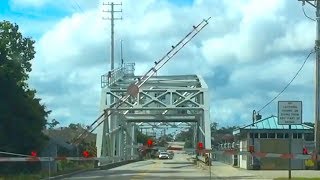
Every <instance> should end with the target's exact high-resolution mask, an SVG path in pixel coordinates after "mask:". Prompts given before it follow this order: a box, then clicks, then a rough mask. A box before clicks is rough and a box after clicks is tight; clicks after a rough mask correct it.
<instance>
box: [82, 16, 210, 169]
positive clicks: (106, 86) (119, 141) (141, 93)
mask: <svg viewBox="0 0 320 180" xmlns="http://www.w3.org/2000/svg"><path fill="white" fill-rule="evenodd" d="M209 19H210V17H209V18H208V19H204V20H203V21H201V22H200V23H199V24H198V25H196V26H192V27H193V28H192V30H191V31H190V32H189V33H188V34H187V35H186V36H185V37H184V38H183V39H182V40H181V41H179V42H178V43H177V44H176V45H174V46H171V47H172V49H171V50H170V51H169V52H167V53H166V54H165V55H164V56H163V57H162V58H161V59H160V60H158V61H155V62H154V63H155V64H154V66H153V67H152V68H151V69H150V70H149V71H148V72H147V73H146V74H144V75H143V76H136V75H135V73H134V71H135V64H134V63H128V64H123V63H122V65H121V67H119V68H117V69H112V70H111V71H109V72H108V73H107V74H105V75H102V76H101V88H102V92H101V102H100V103H101V104H100V109H101V112H102V114H101V115H100V117H99V118H98V119H97V120H95V121H94V122H93V123H92V124H91V125H90V130H91V132H93V131H94V130H96V129H97V140H96V146H97V157H107V158H108V159H110V160H112V159H114V160H117V161H124V160H132V159H135V158H136V157H137V155H138V151H137V149H136V148H137V142H136V139H137V138H136V132H137V130H138V129H139V128H163V127H171V128H183V127H191V128H193V129H194V131H193V132H194V136H193V142H194V147H196V142H202V143H203V144H204V147H205V148H206V149H211V132H210V117H209V114H210V111H209V93H208V86H207V85H206V83H205V82H204V80H203V79H202V78H201V77H200V76H198V75H180V76H155V74H156V73H157V71H158V70H159V69H161V68H162V67H163V66H164V65H165V64H166V63H167V62H168V61H169V60H170V59H172V57H174V56H175V54H177V53H178V52H179V51H180V50H181V49H182V48H183V47H184V46H185V45H186V44H187V43H188V42H190V41H191V40H192V39H193V38H194V37H195V36H196V35H197V34H198V33H199V32H200V31H201V30H202V29H203V28H204V27H205V26H206V25H207V24H208V20H209ZM96 123H98V124H97V125H96V126H95V128H93V129H91V128H92V127H93V126H94V125H95V124H96ZM85 134H86V132H85V133H82V134H81V135H80V136H79V137H78V140H79V139H80V138H83V137H82V136H83V135H85ZM101 164H103V162H101V161H100V165H101Z"/></svg>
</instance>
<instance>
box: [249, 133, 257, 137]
mask: <svg viewBox="0 0 320 180" xmlns="http://www.w3.org/2000/svg"><path fill="white" fill-rule="evenodd" d="M253 136H254V138H259V133H250V138H253Z"/></svg>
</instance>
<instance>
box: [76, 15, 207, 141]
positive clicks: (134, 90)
mask: <svg viewBox="0 0 320 180" xmlns="http://www.w3.org/2000/svg"><path fill="white" fill-rule="evenodd" d="M210 18H211V17H209V18H208V19H203V20H202V21H201V22H200V23H199V24H198V25H196V26H193V28H192V30H191V31H190V32H189V33H188V34H187V35H186V36H185V37H184V38H183V39H182V40H180V41H179V42H178V43H177V44H176V45H175V46H171V47H172V49H171V50H170V51H169V52H167V53H166V54H165V55H164V56H163V57H162V58H161V59H160V60H158V61H155V64H154V66H153V67H152V68H150V69H149V71H147V73H145V74H144V75H143V76H142V77H141V78H138V80H137V81H136V82H135V83H133V84H131V85H130V86H129V87H128V89H127V93H126V95H125V96H123V97H122V98H121V99H119V100H118V101H117V102H115V103H113V104H111V105H110V108H107V109H105V110H104V112H103V113H102V114H101V115H100V116H99V117H98V118H97V119H96V120H95V121H94V122H93V123H92V124H91V125H90V126H88V128H87V130H86V131H85V132H83V133H82V134H80V135H79V136H78V137H77V138H76V139H75V141H74V142H73V143H74V144H77V143H78V142H79V140H81V139H83V138H86V137H87V136H88V134H89V133H92V132H93V131H94V130H95V129H96V128H97V127H98V126H100V125H101V124H102V123H103V122H104V119H107V118H108V117H109V116H110V115H111V114H113V113H114V112H115V110H116V109H117V108H119V107H120V106H121V105H122V104H123V103H124V102H125V101H126V100H128V99H129V98H130V96H133V97H136V96H137V94H138V93H139V88H140V87H141V86H142V85H143V84H144V83H145V82H146V81H147V80H149V79H150V78H151V77H152V76H154V75H155V74H156V73H157V71H158V70H160V69H161V68H162V67H163V66H164V65H165V64H166V63H167V62H168V61H169V60H170V59H171V58H172V57H174V56H175V55H176V54H177V53H178V52H179V51H180V50H181V49H182V48H183V47H184V46H185V45H186V44H188V43H189V42H190V41H191V40H192V39H193V38H194V37H195V36H196V35H197V34H198V33H199V32H200V31H201V30H202V29H203V28H204V27H206V26H207V25H208V24H209V23H208V21H209V20H210ZM103 117H104V118H103ZM101 118H103V119H102V120H101V121H100V122H99V120H100V119H101ZM94 126H95V127H94ZM93 127H94V128H93ZM89 129H90V131H88V130H89Z"/></svg>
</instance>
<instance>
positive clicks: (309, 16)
mask: <svg viewBox="0 0 320 180" xmlns="http://www.w3.org/2000/svg"><path fill="white" fill-rule="evenodd" d="M302 11H303V14H304V15H305V16H306V17H307V18H308V19H310V20H312V21H316V20H315V19H313V18H311V17H310V16H308V15H307V14H306V12H305V10H304V6H302Z"/></svg>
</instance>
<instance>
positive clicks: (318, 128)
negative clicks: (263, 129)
mask: <svg viewBox="0 0 320 180" xmlns="http://www.w3.org/2000/svg"><path fill="white" fill-rule="evenodd" d="M298 1H302V5H305V3H308V4H310V5H311V6H313V7H314V8H316V23H317V26H316V41H315V51H316V73H315V75H316V77H315V81H316V84H315V86H316V88H315V90H316V93H315V119H314V124H315V127H314V141H315V149H314V150H315V153H316V157H318V154H319V153H318V152H319V146H320V125H319V120H320V119H319V118H320V106H319V102H320V82H319V80H320V72H319V70H320V62H319V61H320V53H319V47H320V19H319V18H320V0H298ZM311 1H312V2H314V4H312V3H311ZM315 168H316V169H318V168H319V167H318V163H317V160H316V163H315Z"/></svg>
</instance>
